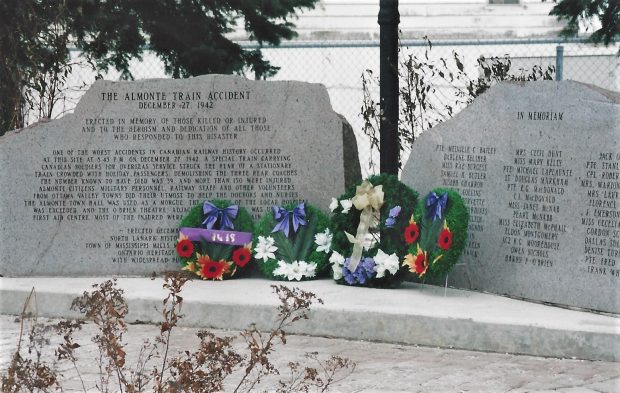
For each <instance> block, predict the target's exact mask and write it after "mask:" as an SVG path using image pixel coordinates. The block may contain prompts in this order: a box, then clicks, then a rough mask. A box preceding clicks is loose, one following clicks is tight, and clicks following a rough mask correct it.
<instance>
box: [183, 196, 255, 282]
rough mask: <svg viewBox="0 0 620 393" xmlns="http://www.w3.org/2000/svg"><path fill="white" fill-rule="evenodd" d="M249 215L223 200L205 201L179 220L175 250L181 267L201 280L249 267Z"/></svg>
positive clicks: (244, 269) (236, 272)
mask: <svg viewBox="0 0 620 393" xmlns="http://www.w3.org/2000/svg"><path fill="white" fill-rule="evenodd" d="M252 231H253V223H252V217H251V216H250V214H249V213H248V212H247V210H245V209H244V208H242V207H239V206H237V205H233V204H231V203H230V202H229V201H226V200H218V199H215V200H212V201H209V200H207V201H205V202H203V203H202V204H200V205H197V206H194V207H193V208H192V209H190V211H189V212H188V213H187V215H186V216H185V217H183V219H182V220H181V225H180V228H179V240H178V242H177V246H176V249H177V254H178V255H179V257H180V258H181V266H182V268H183V270H186V271H189V272H192V273H194V274H196V275H197V276H199V277H201V278H202V279H203V280H223V279H226V278H231V277H233V276H239V275H241V272H242V271H248V270H249V269H248V267H249V264H250V262H251V259H252V254H251V250H252Z"/></svg>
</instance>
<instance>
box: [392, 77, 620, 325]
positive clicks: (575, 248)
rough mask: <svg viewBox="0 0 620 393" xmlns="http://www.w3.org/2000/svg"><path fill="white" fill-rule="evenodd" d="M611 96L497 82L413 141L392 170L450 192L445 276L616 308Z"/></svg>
mask: <svg viewBox="0 0 620 393" xmlns="http://www.w3.org/2000/svg"><path fill="white" fill-rule="evenodd" d="M619 141H620V94H618V93H615V92H611V91H606V90H602V89H599V88H595V87H592V86H588V85H584V84H580V83H576V82H570V81H566V82H552V81H545V82H535V83H533V82H530V83H504V84H500V85H498V86H496V87H493V88H491V89H490V90H489V91H488V92H486V93H484V94H483V95H482V96H480V97H478V98H477V99H476V100H475V101H474V103H473V104H471V105H470V106H469V107H468V108H466V109H465V110H463V111H462V112H461V113H459V114H458V115H457V116H455V117H454V118H453V119H451V120H449V121H447V122H446V123H443V124H440V125H439V126H437V127H435V128H433V129H432V130H430V131H427V132H425V133H424V134H423V135H422V136H421V137H420V138H419V139H418V140H417V141H416V143H415V145H414V147H413V150H412V153H411V158H410V159H409V162H408V163H407V164H406V166H405V168H404V170H403V175H402V180H403V182H405V183H406V184H408V185H410V186H411V187H413V188H415V189H417V190H418V191H419V192H420V193H421V194H424V193H425V192H428V191H429V190H431V189H432V188H433V187H437V186H444V187H451V188H454V189H456V190H458V191H459V192H460V193H461V195H462V196H463V197H464V199H465V202H466V203H467V205H468V208H469V211H470V215H471V216H470V224H469V228H468V232H469V242H468V245H467V248H466V250H465V252H464V255H463V256H462V257H461V262H462V263H460V264H458V265H457V266H455V268H454V270H453V271H452V272H451V273H450V275H449V277H448V284H449V285H453V286H456V287H461V288H471V289H476V290H483V291H489V292H493V293H498V294H508V295H511V296H516V297H523V298H527V299H533V300H539V301H545V302H551V303H557V304H562V305H569V306H576V307H581V308H587V309H594V310H601V311H607V312H613V313H620V292H619V291H618V289H619V288H620V286H619V284H620V197H619V193H620V167H619V166H620V148H619V145H618V143H619Z"/></svg>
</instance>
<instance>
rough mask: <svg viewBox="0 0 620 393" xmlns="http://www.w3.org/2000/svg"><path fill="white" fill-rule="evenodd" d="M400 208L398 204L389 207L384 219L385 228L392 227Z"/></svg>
mask: <svg viewBox="0 0 620 393" xmlns="http://www.w3.org/2000/svg"><path fill="white" fill-rule="evenodd" d="M400 210H401V207H400V206H394V207H393V208H391V209H390V212H389V213H388V215H389V217H388V218H386V219H385V226H386V228H392V227H393V226H394V224H396V217H398V215H399V214H400Z"/></svg>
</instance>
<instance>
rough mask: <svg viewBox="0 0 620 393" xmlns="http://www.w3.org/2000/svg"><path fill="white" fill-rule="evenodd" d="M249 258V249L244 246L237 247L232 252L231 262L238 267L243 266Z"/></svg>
mask: <svg viewBox="0 0 620 393" xmlns="http://www.w3.org/2000/svg"><path fill="white" fill-rule="evenodd" d="M250 258H251V255H250V250H248V249H247V248H245V247H239V248H238V249H236V250H235V251H233V253H232V259H233V262H235V263H236V264H237V266H239V267H244V266H245V265H247V263H248V262H250Z"/></svg>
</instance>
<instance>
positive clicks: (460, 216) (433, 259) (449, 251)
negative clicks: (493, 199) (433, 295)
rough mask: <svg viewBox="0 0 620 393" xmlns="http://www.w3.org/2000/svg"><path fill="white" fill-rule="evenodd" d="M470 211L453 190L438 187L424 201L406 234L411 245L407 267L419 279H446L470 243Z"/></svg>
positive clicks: (418, 207) (416, 211)
mask: <svg viewBox="0 0 620 393" xmlns="http://www.w3.org/2000/svg"><path fill="white" fill-rule="evenodd" d="M468 223H469V212H468V210H467V207H466V206H465V203H464V202H463V198H461V196H460V195H459V193H458V192H456V191H454V190H452V189H444V188H436V189H434V190H433V191H431V192H430V193H429V194H428V195H427V196H426V198H424V199H423V200H421V201H420V203H419V205H418V206H417V208H416V210H415V213H414V214H413V216H412V218H411V220H410V222H409V225H408V226H407V227H406V228H405V231H404V232H403V237H404V239H405V242H407V244H409V253H408V254H407V255H406V256H405V264H406V265H407V266H408V267H409V270H410V271H411V272H412V273H414V274H415V275H416V276H417V278H418V279H423V280H424V281H426V280H429V281H431V282H432V281H434V280H436V279H439V278H442V277H445V276H446V274H448V272H450V270H451V269H452V267H453V266H454V265H455V264H456V262H457V260H458V259H459V257H460V256H461V254H462V253H463V249H464V248H465V245H466V244H467V225H468Z"/></svg>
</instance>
